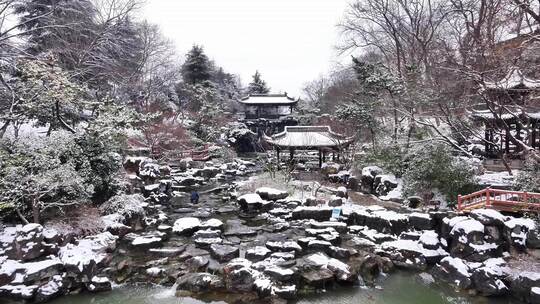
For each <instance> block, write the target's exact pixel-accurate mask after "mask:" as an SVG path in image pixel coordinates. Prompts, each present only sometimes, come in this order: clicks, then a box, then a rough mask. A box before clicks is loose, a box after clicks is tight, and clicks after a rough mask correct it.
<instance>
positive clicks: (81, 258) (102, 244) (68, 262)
mask: <svg viewBox="0 0 540 304" xmlns="http://www.w3.org/2000/svg"><path fill="white" fill-rule="evenodd" d="M117 239H118V237H117V236H114V235H112V234H111V233H110V232H103V233H100V234H97V235H94V236H89V237H86V238H84V239H80V240H79V241H78V242H77V244H67V245H66V246H64V247H61V248H60V251H59V252H58V256H59V258H60V260H61V261H62V263H63V264H64V267H65V268H66V270H68V271H70V272H73V273H75V274H83V275H85V276H86V277H88V278H91V277H92V276H94V275H95V271H96V270H97V269H96V267H95V266H96V265H97V266H105V265H104V264H106V263H107V262H108V260H109V258H110V255H109V254H108V252H111V251H112V250H114V249H115V248H116V240H117Z"/></svg>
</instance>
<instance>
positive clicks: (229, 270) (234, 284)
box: [223, 258, 261, 292]
mask: <svg viewBox="0 0 540 304" xmlns="http://www.w3.org/2000/svg"><path fill="white" fill-rule="evenodd" d="M250 266H251V262H250V261H248V260H246V259H241V258H237V259H234V260H232V261H230V262H229V263H228V264H227V265H225V267H224V268H223V281H224V282H225V286H226V288H227V290H228V291H231V292H249V291H252V290H253V286H254V284H255V281H256V280H257V279H258V278H259V277H260V275H261V273H260V272H258V271H257V270H254V269H252V268H251V267H250Z"/></svg>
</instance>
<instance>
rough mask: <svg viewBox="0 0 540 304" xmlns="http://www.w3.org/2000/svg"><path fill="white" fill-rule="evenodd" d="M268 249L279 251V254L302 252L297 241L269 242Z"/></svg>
mask: <svg viewBox="0 0 540 304" xmlns="http://www.w3.org/2000/svg"><path fill="white" fill-rule="evenodd" d="M266 247H268V249H270V250H272V251H278V252H291V251H294V252H296V253H300V252H302V247H300V245H298V243H297V242H295V241H274V242H267V243H266Z"/></svg>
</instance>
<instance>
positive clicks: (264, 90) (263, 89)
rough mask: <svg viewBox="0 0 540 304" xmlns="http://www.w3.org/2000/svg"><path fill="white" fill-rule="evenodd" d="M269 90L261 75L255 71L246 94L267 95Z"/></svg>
mask: <svg viewBox="0 0 540 304" xmlns="http://www.w3.org/2000/svg"><path fill="white" fill-rule="evenodd" d="M268 92H270V88H269V87H267V86H266V82H265V81H264V80H262V78H261V73H259V71H255V75H253V81H252V82H251V83H250V84H249V85H248V94H268Z"/></svg>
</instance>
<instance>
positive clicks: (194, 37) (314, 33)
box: [143, 0, 347, 96]
mask: <svg viewBox="0 0 540 304" xmlns="http://www.w3.org/2000/svg"><path fill="white" fill-rule="evenodd" d="M346 5H347V0H147V3H146V6H145V8H144V11H143V15H144V18H146V19H148V20H149V21H150V22H152V23H156V24H158V25H160V27H161V30H162V31H163V34H164V35H165V36H167V37H168V38H169V39H172V40H173V41H174V42H175V44H176V46H177V48H178V52H179V53H180V54H182V55H183V54H185V53H186V52H187V50H189V49H190V48H191V46H192V45H193V44H201V45H203V46H204V48H205V52H206V54H207V55H208V56H209V57H210V58H212V59H214V60H215V61H216V63H217V64H218V65H219V66H222V67H224V68H225V70H227V71H228V72H231V73H235V74H239V75H240V77H241V79H242V82H243V83H244V84H247V83H249V82H250V81H251V75H253V74H254V72H255V70H259V71H260V72H261V74H262V76H263V79H264V80H265V81H266V82H267V84H268V85H269V86H270V87H271V90H272V92H282V91H286V92H288V93H289V95H295V96H298V94H300V93H301V88H302V86H303V84H304V83H305V82H307V81H309V80H312V79H314V78H316V77H317V76H318V75H320V74H322V73H325V72H327V71H328V70H330V68H331V67H332V65H333V63H334V62H336V60H337V59H336V58H337V53H336V51H335V49H334V46H335V45H336V43H337V40H338V36H339V33H338V29H337V28H336V24H337V23H338V22H339V20H340V19H341V16H342V15H343V11H344V9H345V7H346Z"/></svg>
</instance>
